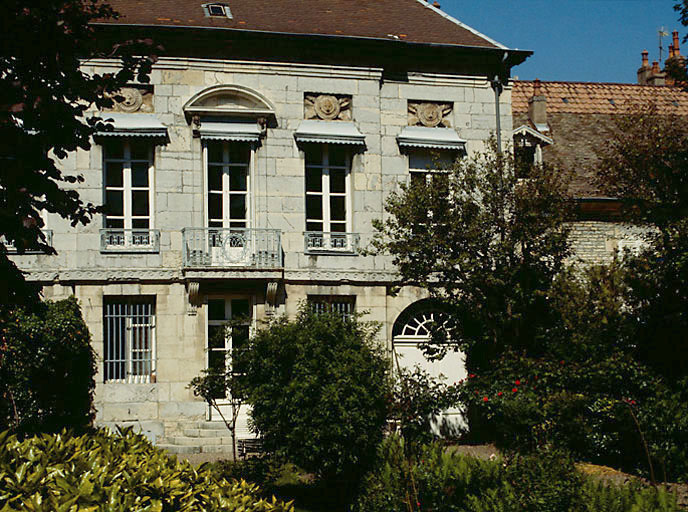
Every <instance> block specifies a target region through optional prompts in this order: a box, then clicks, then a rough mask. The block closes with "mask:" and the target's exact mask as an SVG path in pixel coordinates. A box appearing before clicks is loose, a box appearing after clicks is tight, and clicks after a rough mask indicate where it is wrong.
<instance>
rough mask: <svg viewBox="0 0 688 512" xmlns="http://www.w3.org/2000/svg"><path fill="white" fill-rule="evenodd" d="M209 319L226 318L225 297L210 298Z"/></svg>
mask: <svg viewBox="0 0 688 512" xmlns="http://www.w3.org/2000/svg"><path fill="white" fill-rule="evenodd" d="M208 320H225V299H208Z"/></svg>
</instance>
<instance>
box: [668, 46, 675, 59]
mask: <svg viewBox="0 0 688 512" xmlns="http://www.w3.org/2000/svg"><path fill="white" fill-rule="evenodd" d="M669 58H670V59H673V58H674V45H673V44H670V45H669Z"/></svg>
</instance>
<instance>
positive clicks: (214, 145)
mask: <svg viewBox="0 0 688 512" xmlns="http://www.w3.org/2000/svg"><path fill="white" fill-rule="evenodd" d="M206 154H207V166H206V167H207V172H208V176H207V183H208V227H211V228H246V227H248V218H249V161H250V158H251V150H250V147H249V145H248V144H247V143H245V142H221V141H210V142H208V144H207V146H206Z"/></svg>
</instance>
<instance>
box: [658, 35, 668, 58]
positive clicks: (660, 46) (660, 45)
mask: <svg viewBox="0 0 688 512" xmlns="http://www.w3.org/2000/svg"><path fill="white" fill-rule="evenodd" d="M657 34H658V35H659V62H662V52H663V51H664V45H663V41H662V38H663V37H665V36H668V35H669V32H667V31H666V30H664V27H662V28H660V29H659V30H658V31H657Z"/></svg>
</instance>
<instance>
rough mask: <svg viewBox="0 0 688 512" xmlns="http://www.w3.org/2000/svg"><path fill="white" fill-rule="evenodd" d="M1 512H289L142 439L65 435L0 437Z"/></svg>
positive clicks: (250, 487)
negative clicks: (86, 511)
mask: <svg viewBox="0 0 688 512" xmlns="http://www.w3.org/2000/svg"><path fill="white" fill-rule="evenodd" d="M0 482H1V484H0V510H3V511H4V512H5V511H6V512H14V511H17V512H18V511H20V510H45V511H48V510H49V511H58V512H59V511H65V512H67V511H71V510H88V511H92V512H101V511H102V512H105V511H107V512H144V511H146V512H173V511H174V512H177V511H188V512H196V511H197V512H206V511H207V512H215V511H236V512H292V511H293V507H292V506H291V505H290V504H285V503H282V502H280V501H277V500H275V499H274V498H273V499H272V500H266V499H263V498H261V497H260V495H259V489H258V487H257V486H256V485H253V484H248V483H246V482H245V481H243V480H242V481H233V482H228V481H227V480H224V479H218V478H216V477H215V476H214V473H213V472H212V471H211V470H210V469H208V468H205V467H203V466H202V467H201V468H199V469H195V468H194V467H193V466H192V465H191V464H190V463H189V462H187V461H177V460H176V459H175V458H173V457H169V456H168V455H167V454H165V452H163V451H161V450H158V449H156V448H155V447H153V446H152V445H151V444H150V443H149V442H148V441H147V440H146V439H145V438H144V437H143V436H141V435H138V434H134V433H132V431H131V430H128V431H124V432H123V433H122V435H113V434H110V433H108V432H107V431H105V430H99V431H97V432H95V433H94V434H87V435H81V436H75V435H72V434H70V433H68V432H66V431H63V432H61V433H59V434H52V435H51V434H42V435H38V436H34V437H28V438H26V439H24V440H19V439H18V438H17V437H16V436H15V435H10V434H9V433H8V432H4V433H1V434H0Z"/></svg>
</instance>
